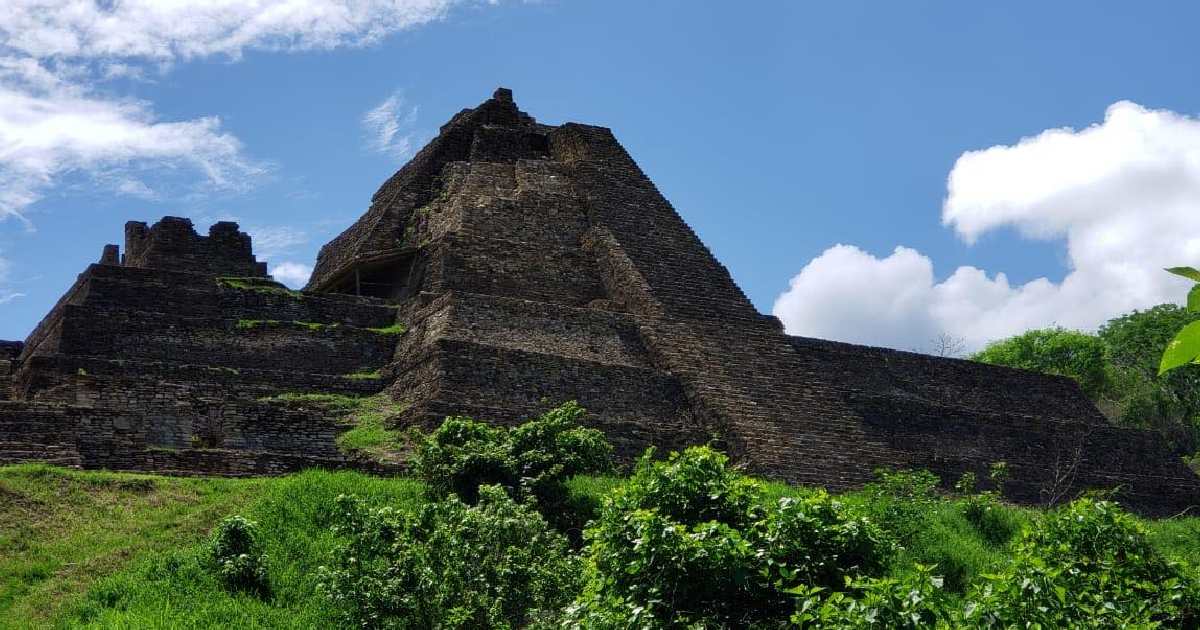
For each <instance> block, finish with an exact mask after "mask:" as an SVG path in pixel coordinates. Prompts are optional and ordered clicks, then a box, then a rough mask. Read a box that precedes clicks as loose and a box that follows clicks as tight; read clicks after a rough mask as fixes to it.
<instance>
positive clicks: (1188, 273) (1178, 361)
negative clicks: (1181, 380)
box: [1158, 267, 1200, 375]
mask: <svg viewBox="0 0 1200 630" xmlns="http://www.w3.org/2000/svg"><path fill="white" fill-rule="evenodd" d="M1167 271H1169V272H1171V273H1173V274H1175V275H1177V276H1183V277H1184V278H1187V279H1188V280H1191V281H1193V282H1195V283H1196V285H1195V286H1193V287H1192V290H1191V291H1189V292H1188V297H1187V309H1188V310H1189V311H1192V312H1193V313H1200V271H1198V270H1196V269H1195V268H1193V267H1171V268H1170V269H1167ZM1189 363H1200V321H1194V322H1192V323H1190V324H1188V325H1187V326H1184V327H1183V330H1180V331H1179V332H1178V333H1176V334H1175V338H1174V339H1172V340H1171V343H1169V344H1167V349H1166V350H1165V351H1163V356H1162V362H1161V363H1159V365H1158V373H1159V375H1162V374H1166V373H1167V372H1169V371H1171V370H1173V369H1175V368H1177V367H1180V366H1183V365H1187V364H1189Z"/></svg>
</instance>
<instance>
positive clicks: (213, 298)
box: [76, 267, 396, 328]
mask: <svg viewBox="0 0 1200 630" xmlns="http://www.w3.org/2000/svg"><path fill="white" fill-rule="evenodd" d="M179 280H180V279H179V274H177V273H173V272H161V271H156V270H144V269H131V268H126V267H102V268H101V269H100V270H98V271H97V273H94V274H92V277H91V279H90V282H89V285H88V291H87V293H86V295H85V296H84V297H83V298H82V299H81V300H78V301H77V302H76V303H77V304H78V305H82V306H91V307H97V308H120V309H128V310H140V311H147V312H156V313H164V314H175V315H180V316H188V317H209V318H225V319H251V320H253V319H278V320H286V321H307V322H319V323H340V324H344V325H349V326H357V327H360V328H383V327H386V326H389V325H391V324H392V323H393V322H394V321H395V315H396V310H395V308H394V307H392V306H390V305H387V304H384V303H382V302H379V301H376V300H373V299H370V298H361V299H360V298H355V297H353V296H336V295H326V294H314V293H301V292H298V291H295V292H293V291H288V290H286V289H285V288H283V287H273V286H271V285H262V284H249V283H250V282H251V281H248V280H244V279H236V278H216V279H214V278H211V277H199V278H187V280H188V281H189V282H188V283H181V282H179Z"/></svg>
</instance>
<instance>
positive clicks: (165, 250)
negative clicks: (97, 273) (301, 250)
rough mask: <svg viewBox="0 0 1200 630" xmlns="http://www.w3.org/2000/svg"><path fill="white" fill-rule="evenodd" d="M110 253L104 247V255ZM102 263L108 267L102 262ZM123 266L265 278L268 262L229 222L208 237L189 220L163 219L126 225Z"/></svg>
mask: <svg viewBox="0 0 1200 630" xmlns="http://www.w3.org/2000/svg"><path fill="white" fill-rule="evenodd" d="M108 254H109V250H108V248H105V256H106V258H107V256H108ZM101 264H106V263H104V261H103V260H102V261H101ZM121 264H122V265H123V266H126V267H138V268H142V269H164V270H168V271H185V272H190V273H202V274H208V275H214V276H243V277H250V276H254V277H265V276H266V275H267V265H266V263H261V262H258V261H257V260H256V259H255V257H254V252H253V250H252V248H251V244H250V235H249V234H246V233H245V232H242V231H241V230H239V229H238V224H237V223H233V222H230V221H219V222H217V223H214V224H213V225H212V227H211V228H209V230H208V236H200V235H199V234H197V233H196V230H195V228H194V227H193V226H192V221H191V220H190V219H185V218H181V217H163V218H162V220H160V221H159V222H158V223H155V224H154V225H152V226H149V227H147V225H146V224H145V223H144V222H142V221H130V222H128V223H126V224H125V255H124V257H122V258H121Z"/></svg>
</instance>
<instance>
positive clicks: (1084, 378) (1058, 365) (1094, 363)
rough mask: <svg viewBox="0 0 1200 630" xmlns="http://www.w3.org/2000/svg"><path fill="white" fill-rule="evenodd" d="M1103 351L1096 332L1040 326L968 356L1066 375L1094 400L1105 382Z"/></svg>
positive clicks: (1105, 368) (1102, 390) (1010, 365)
mask: <svg viewBox="0 0 1200 630" xmlns="http://www.w3.org/2000/svg"><path fill="white" fill-rule="evenodd" d="M1106 352H1107V351H1106V348H1105V344H1104V342H1103V341H1101V340H1100V338H1099V337H1097V336H1096V335H1090V334H1087V333H1083V332H1079V331H1075V330H1066V329H1064V328H1043V329H1038V330H1030V331H1026V332H1024V333H1022V334H1020V335H1016V336H1014V337H1009V338H1007V339H1002V340H1000V341H995V342H992V343H990V344H988V345H987V347H986V348H984V349H983V350H981V351H979V352H978V353H976V354H974V355H973V356H972V357H971V359H972V360H973V361H980V362H983V363H991V364H994V365H1007V366H1009V367H1015V368H1021V369H1025V370H1034V371H1036V372H1043V373H1045V374H1055V375H1058V376H1066V377H1069V378H1071V379H1074V380H1075V382H1077V383H1079V386H1080V388H1082V389H1083V392H1084V394H1086V395H1087V396H1088V398H1090V399H1092V400H1097V399H1099V397H1100V396H1101V395H1102V394H1103V393H1104V392H1105V390H1106V388H1107V387H1108V385H1109V383H1108V379H1109V374H1108V360H1107V357H1106Z"/></svg>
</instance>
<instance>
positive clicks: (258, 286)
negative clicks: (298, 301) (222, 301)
mask: <svg viewBox="0 0 1200 630" xmlns="http://www.w3.org/2000/svg"><path fill="white" fill-rule="evenodd" d="M217 286H220V287H224V288H227V289H239V290H242V291H254V292H257V293H273V294H278V295H286V296H289V297H294V298H297V297H300V295H301V293H300V292H299V291H293V290H292V289H289V288H287V287H285V286H283V285H282V284H280V283H278V282H276V281H274V280H271V279H269V278H258V277H246V278H242V277H235V276H224V277H220V278H217Z"/></svg>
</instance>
